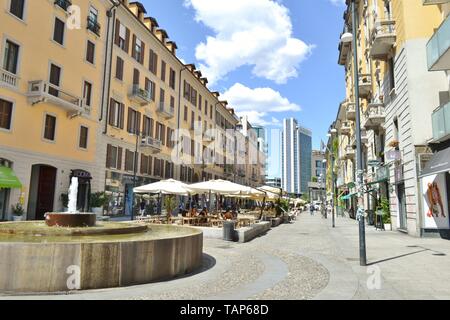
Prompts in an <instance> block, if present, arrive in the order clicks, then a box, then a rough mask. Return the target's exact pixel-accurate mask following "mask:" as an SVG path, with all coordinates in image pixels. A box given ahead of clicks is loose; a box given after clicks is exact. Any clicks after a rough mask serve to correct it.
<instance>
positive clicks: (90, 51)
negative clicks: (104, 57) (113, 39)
mask: <svg viewBox="0 0 450 320" xmlns="http://www.w3.org/2000/svg"><path fill="white" fill-rule="evenodd" d="M86 61H87V62H90V63H92V64H94V61H95V44H94V43H92V42H91V41H89V40H88V42H87V46H86Z"/></svg>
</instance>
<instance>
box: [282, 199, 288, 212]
mask: <svg viewBox="0 0 450 320" xmlns="http://www.w3.org/2000/svg"><path fill="white" fill-rule="evenodd" d="M280 207H281V208H283V209H284V210H285V211H289V200H285V199H283V200H281V201H280Z"/></svg>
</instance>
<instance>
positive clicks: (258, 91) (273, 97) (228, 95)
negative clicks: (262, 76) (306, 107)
mask: <svg viewBox="0 0 450 320" xmlns="http://www.w3.org/2000/svg"><path fill="white" fill-rule="evenodd" d="M221 97H222V98H223V99H225V100H227V101H228V103H229V105H230V106H231V107H233V108H234V109H235V110H236V113H237V114H238V115H239V116H244V115H247V116H248V117H249V121H250V123H253V124H259V125H280V120H279V119H277V118H276V117H275V116H274V115H273V114H274V113H280V112H298V111H301V107H300V106H299V105H297V104H295V103H292V102H290V101H289V99H287V98H285V97H283V96H282V95H281V94H280V93H279V92H278V91H275V90H273V89H271V88H255V89H251V88H248V87H246V86H244V85H242V84H240V83H236V84H234V85H233V86H232V87H231V88H229V89H228V90H227V91H226V92H225V93H223V94H222V95H221ZM268 118H270V120H267V119H268Z"/></svg>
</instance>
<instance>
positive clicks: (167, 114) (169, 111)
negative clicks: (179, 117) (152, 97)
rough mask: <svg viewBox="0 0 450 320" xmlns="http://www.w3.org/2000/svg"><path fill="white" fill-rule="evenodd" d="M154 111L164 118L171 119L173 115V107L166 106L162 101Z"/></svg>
mask: <svg viewBox="0 0 450 320" xmlns="http://www.w3.org/2000/svg"><path fill="white" fill-rule="evenodd" d="M156 112H157V113H159V114H160V115H161V116H162V117H163V118H165V119H172V118H173V117H174V116H175V108H174V107H171V106H167V105H165V104H164V103H163V102H160V103H159V106H158V109H157V110H156Z"/></svg>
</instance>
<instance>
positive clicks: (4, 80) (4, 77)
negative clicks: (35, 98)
mask: <svg viewBox="0 0 450 320" xmlns="http://www.w3.org/2000/svg"><path fill="white" fill-rule="evenodd" d="M18 85H19V77H18V76H17V75H15V74H14V73H11V72H9V71H6V70H3V69H0V86H1V87H3V86H6V87H13V88H17V86H18Z"/></svg>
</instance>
